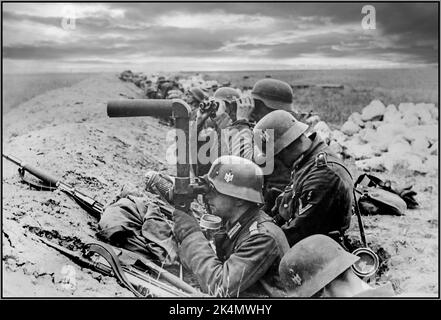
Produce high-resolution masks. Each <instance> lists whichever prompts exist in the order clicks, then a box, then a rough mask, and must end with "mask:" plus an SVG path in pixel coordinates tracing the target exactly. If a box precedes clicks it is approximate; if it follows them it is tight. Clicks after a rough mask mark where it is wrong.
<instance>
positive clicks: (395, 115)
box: [383, 104, 403, 123]
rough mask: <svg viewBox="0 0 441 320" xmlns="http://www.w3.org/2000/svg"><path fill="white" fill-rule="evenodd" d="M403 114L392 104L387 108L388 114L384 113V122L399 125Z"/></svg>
mask: <svg viewBox="0 0 441 320" xmlns="http://www.w3.org/2000/svg"><path fill="white" fill-rule="evenodd" d="M402 117H403V116H402V114H401V112H399V111H398V109H397V108H396V107H395V105H393V104H390V105H388V106H387V108H386V112H385V113H384V117H383V121H384V122H389V123H397V122H398V121H400V120H401V118H402Z"/></svg>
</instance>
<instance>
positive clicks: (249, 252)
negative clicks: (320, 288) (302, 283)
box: [179, 232, 279, 297]
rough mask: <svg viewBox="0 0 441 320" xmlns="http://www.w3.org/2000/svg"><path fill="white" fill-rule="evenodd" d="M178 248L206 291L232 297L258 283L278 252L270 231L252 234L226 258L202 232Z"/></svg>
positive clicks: (194, 234) (188, 238)
mask: <svg viewBox="0 0 441 320" xmlns="http://www.w3.org/2000/svg"><path fill="white" fill-rule="evenodd" d="M179 250H180V254H179V256H180V258H181V260H183V262H184V263H185V264H186V265H187V266H189V267H190V269H191V270H192V271H193V273H194V274H195V275H196V276H197V279H198V281H199V284H200V285H201V287H202V289H203V290H204V291H205V292H207V293H209V294H213V295H216V296H230V297H236V296H238V295H239V293H240V292H242V291H244V290H246V289H247V288H249V287H250V286H251V285H253V284H254V283H256V282H257V281H258V280H259V279H260V278H261V277H262V276H263V275H264V274H265V273H266V272H267V271H268V269H269V268H270V266H271V265H272V264H273V263H274V261H275V259H276V258H277V257H278V256H279V252H278V247H277V244H276V241H275V240H274V239H273V238H272V237H270V236H269V235H267V234H255V235H252V236H249V237H248V238H247V239H245V241H244V242H242V243H241V244H240V246H239V247H238V248H237V249H236V250H235V251H234V252H233V253H232V254H231V256H230V257H229V258H228V259H227V260H226V261H224V262H222V261H221V260H219V258H218V257H217V255H216V253H215V252H214V250H213V249H212V248H211V247H210V245H209V242H208V241H207V240H206V239H205V237H204V236H203V234H202V233H201V232H196V233H193V234H191V235H190V236H188V237H187V238H185V239H184V241H183V242H182V244H181V246H180V249H179Z"/></svg>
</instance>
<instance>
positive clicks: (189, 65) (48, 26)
mask: <svg viewBox="0 0 441 320" xmlns="http://www.w3.org/2000/svg"><path fill="white" fill-rule="evenodd" d="M373 5H374V7H375V13H376V29H375V30H365V29H363V28H362V24H361V21H362V18H363V17H364V14H362V12H361V11H362V7H363V6H364V4H363V3H357V4H344V3H337V4H324V3H128V4H126V3H97V4H93V3H91V4H85V3H81V4H67V3H63V4H61V3H55V4H44V3H35V4H26V3H3V5H2V24H3V44H2V45H3V61H2V63H3V68H4V72H6V73H14V72H66V71H68V72H71V71H73V72H78V71H120V70H122V69H133V70H137V71H138V70H139V71H148V70H151V71H175V70H200V71H204V70H263V69H321V68H360V67H366V68H374V67H377V68H378V67H380V68H387V67H413V66H426V65H436V64H437V62H438V50H439V48H438V4H437V3H429V4H427V3H425V4H411V3H406V4H402V3H401V4H386V3H374V4H373ZM69 18H74V20H73V19H69ZM73 21H74V23H73Z"/></svg>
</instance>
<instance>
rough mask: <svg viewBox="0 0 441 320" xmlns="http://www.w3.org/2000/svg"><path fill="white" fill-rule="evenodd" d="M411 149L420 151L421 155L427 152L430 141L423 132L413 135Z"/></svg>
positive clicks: (416, 151)
mask: <svg viewBox="0 0 441 320" xmlns="http://www.w3.org/2000/svg"><path fill="white" fill-rule="evenodd" d="M411 146H412V151H413V152H415V153H421V154H422V155H426V154H429V153H430V151H429V147H430V142H429V139H428V138H427V137H426V135H424V134H417V135H414V139H413V140H412V142H411Z"/></svg>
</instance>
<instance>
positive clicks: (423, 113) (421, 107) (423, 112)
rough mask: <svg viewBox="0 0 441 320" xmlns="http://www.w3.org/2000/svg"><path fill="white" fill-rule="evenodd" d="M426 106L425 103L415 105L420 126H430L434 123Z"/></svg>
mask: <svg viewBox="0 0 441 320" xmlns="http://www.w3.org/2000/svg"><path fill="white" fill-rule="evenodd" d="M427 106H429V105H428V104H426V103H418V104H416V105H415V109H416V113H417V115H418V118H419V120H420V122H419V124H420V125H426V124H432V123H434V122H436V120H435V119H434V118H433V117H432V113H431V112H430V110H429V108H428V107H427Z"/></svg>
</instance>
